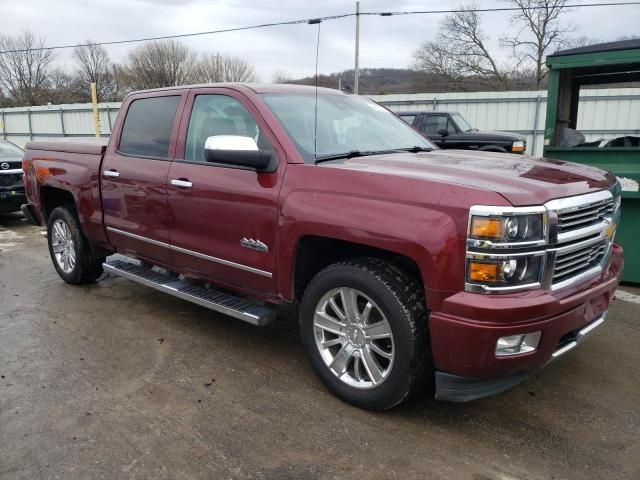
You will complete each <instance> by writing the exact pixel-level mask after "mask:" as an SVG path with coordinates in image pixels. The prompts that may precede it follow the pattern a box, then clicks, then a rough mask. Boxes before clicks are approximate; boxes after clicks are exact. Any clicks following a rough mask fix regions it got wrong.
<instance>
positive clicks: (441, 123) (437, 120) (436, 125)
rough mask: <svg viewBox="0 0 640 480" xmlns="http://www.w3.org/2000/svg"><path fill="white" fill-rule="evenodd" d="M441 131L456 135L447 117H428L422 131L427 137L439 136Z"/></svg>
mask: <svg viewBox="0 0 640 480" xmlns="http://www.w3.org/2000/svg"><path fill="white" fill-rule="evenodd" d="M440 130H446V131H447V132H449V133H450V134H451V133H456V129H455V127H454V126H453V124H452V123H451V121H449V117H447V116H446V115H428V116H427V117H426V118H425V119H424V123H423V124H422V131H423V132H424V133H426V134H427V135H438V132H439V131H440Z"/></svg>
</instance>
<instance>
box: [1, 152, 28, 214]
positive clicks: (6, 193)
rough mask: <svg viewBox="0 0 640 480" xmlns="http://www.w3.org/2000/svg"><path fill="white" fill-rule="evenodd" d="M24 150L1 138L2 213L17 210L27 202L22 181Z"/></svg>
mask: <svg viewBox="0 0 640 480" xmlns="http://www.w3.org/2000/svg"><path fill="white" fill-rule="evenodd" d="M23 155H24V151H23V150H22V149H21V148H20V147H18V146H17V145H14V144H13V143H11V142H7V141H6V140H0V213H10V212H17V211H18V210H20V205H22V204H23V203H25V201H26V199H25V196H24V185H23V183H22V156H23Z"/></svg>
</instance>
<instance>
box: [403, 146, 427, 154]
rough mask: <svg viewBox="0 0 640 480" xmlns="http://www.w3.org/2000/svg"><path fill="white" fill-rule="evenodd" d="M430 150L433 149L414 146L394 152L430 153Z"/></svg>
mask: <svg viewBox="0 0 640 480" xmlns="http://www.w3.org/2000/svg"><path fill="white" fill-rule="evenodd" d="M432 150H433V148H428V147H419V146H418V145H414V146H413V147H406V148H396V149H395V151H396V152H411V153H418V152H431V151H432Z"/></svg>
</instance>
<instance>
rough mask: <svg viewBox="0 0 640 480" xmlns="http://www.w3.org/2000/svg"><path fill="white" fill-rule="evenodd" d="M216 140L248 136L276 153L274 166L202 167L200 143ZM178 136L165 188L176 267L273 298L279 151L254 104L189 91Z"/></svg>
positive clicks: (229, 95)
mask: <svg viewBox="0 0 640 480" xmlns="http://www.w3.org/2000/svg"><path fill="white" fill-rule="evenodd" d="M189 112H190V113H189ZM214 135H241V136H248V137H252V138H253V139H254V140H255V141H256V143H257V144H258V147H259V148H261V149H266V150H271V151H272V152H274V154H275V155H276V156H277V158H278V160H279V164H278V168H277V169H276V171H274V172H271V173H267V172H257V171H255V170H251V169H243V168H237V167H231V166H228V165H222V164H213V163H208V162H206V161H205V157H204V144H205V141H206V139H207V137H210V136H214ZM180 138H181V140H182V139H184V141H183V142H181V147H180V148H179V151H178V152H176V159H175V160H174V161H173V162H172V163H171V168H170V170H169V179H168V186H167V191H168V201H169V208H170V210H171V212H172V217H173V218H174V223H173V225H172V230H171V243H172V245H173V249H174V255H175V261H176V263H177V264H178V265H179V266H180V267H181V269H186V270H187V271H192V272H193V273H194V274H196V275H197V276H199V277H204V278H206V279H208V280H211V281H213V282H215V283H218V284H223V285H229V286H233V287H235V288H240V289H242V290H245V291H247V292H260V293H263V294H264V293H267V294H275V276H274V271H275V255H276V235H277V215H278V195H279V191H280V186H281V180H282V176H283V174H284V169H285V166H286V158H285V155H284V151H283V150H282V149H281V148H280V147H279V145H278V144H277V142H276V140H275V137H274V136H273V134H272V133H271V132H270V131H269V129H268V127H267V126H266V124H265V122H264V121H263V119H262V118H261V116H260V115H259V113H258V112H257V111H256V110H255V108H254V107H253V105H251V103H250V102H248V101H247V100H246V99H245V98H244V97H243V96H242V95H241V94H239V93H237V92H233V91H230V90H226V89H223V88H221V89H211V88H209V89H204V90H194V91H192V92H191V93H190V95H189V99H188V100H187V106H186V107H185V114H184V115H183V122H182V126H181V128H180ZM182 143H183V144H184V145H182Z"/></svg>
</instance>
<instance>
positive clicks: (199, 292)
mask: <svg viewBox="0 0 640 480" xmlns="http://www.w3.org/2000/svg"><path fill="white" fill-rule="evenodd" d="M102 266H103V268H104V270H105V272H108V273H110V274H112V275H116V276H118V277H122V278H126V279H128V280H132V281H134V282H137V283H141V284H142V285H146V286H147V287H151V288H154V289H156V290H159V291H161V292H164V293H168V294H169V295H173V296H174V297H177V298H181V299H182V300H186V301H188V302H192V303H195V304H197V305H200V306H202V307H205V308H208V309H209V310H214V311H216V312H220V313H223V314H225V315H229V316H230V317H233V318H237V319H238V320H243V321H245V322H248V323H251V324H252V325H257V326H263V325H267V324H269V323H271V322H272V321H273V320H275V317H276V311H275V310H274V309H272V308H269V307H266V306H264V305H259V304H256V303H252V302H250V301H248V300H246V299H244V298H240V297H236V296H233V295H231V294H228V293H223V292H221V291H219V290H215V289H213V288H205V287H203V286H201V285H199V284H196V283H193V282H190V281H188V280H182V279H180V278H176V277H174V276H171V275H170V274H168V273H162V272H158V271H156V270H153V269H151V268H147V267H144V266H141V265H137V264H135V263H133V262H126V261H122V260H111V261H109V262H105V263H103V264H102Z"/></svg>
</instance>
